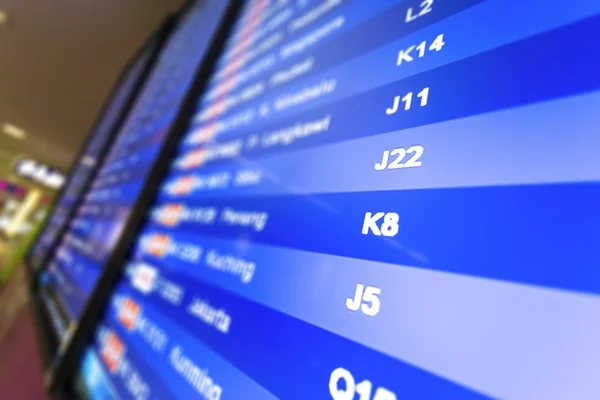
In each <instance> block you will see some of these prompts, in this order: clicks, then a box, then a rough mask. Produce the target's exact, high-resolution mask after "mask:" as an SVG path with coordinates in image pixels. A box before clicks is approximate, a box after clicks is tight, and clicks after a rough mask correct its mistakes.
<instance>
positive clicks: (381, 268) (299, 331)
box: [96, 0, 600, 400]
mask: <svg viewBox="0 0 600 400" xmlns="http://www.w3.org/2000/svg"><path fill="white" fill-rule="evenodd" d="M598 38H600V3H599V2H595V1H572V2H564V1H547V0H546V1H541V0H519V1H516V0H515V1H513V0H486V1H482V0H451V1H450V0H448V1H445V0H427V1H423V0H418V1H399V0H378V1H342V0H338V1H336V0H331V1H310V0H305V1H291V0H290V1H284V0H280V1H268V0H255V1H251V2H249V3H248V4H247V5H246V7H245V9H244V11H243V13H242V16H241V18H240V19H239V21H238V23H237V24H236V27H235V30H234V33H233V34H232V36H231V38H230V40H229V42H228V46H227V50H226V51H225V52H224V54H223V55H222V57H221V59H220V61H219V67H218V69H217V70H216V72H215V74H214V76H213V77H212V80H211V85H210V87H209V89H208V90H207V91H206V92H205V93H204V95H203V96H202V98H201V99H199V100H198V108H197V113H196V115H195V116H194V118H193V120H192V121H191V125H190V129H189V131H188V132H187V134H186V135H185V137H184V138H183V140H182V143H181V146H180V149H179V154H178V155H177V157H176V158H175V159H174V160H173V162H172V164H171V172H170V173H169V175H168V177H167V178H166V180H165V181H164V182H163V183H162V185H161V193H160V196H159V198H158V201H157V202H156V204H155V205H154V207H153V208H152V211H151V215H150V221H149V223H148V224H147V225H146V226H145V227H144V228H143V230H142V232H141V234H140V236H139V238H138V239H137V244H136V247H135V249H134V251H133V255H132V257H131V259H130V261H129V262H128V265H127V274H126V276H125V277H124V278H123V279H122V280H121V282H120V283H119V285H118V287H117V289H116V290H115V292H114V294H113V296H112V299H111V306H110V307H109V310H108V312H107V314H106V315H105V317H104V319H103V322H102V328H101V329H99V330H98V332H97V342H96V345H97V347H96V349H97V351H98V354H104V355H105V356H104V358H103V360H104V361H103V362H102V365H103V368H104V370H105V371H106V374H107V376H108V377H109V379H108V381H109V382H110V384H111V385H113V387H114V388H115V390H117V391H118V392H119V393H120V394H121V396H123V397H127V396H130V395H131V392H129V391H128V390H129V389H128V388H129V387H130V386H129V385H130V383H131V382H132V379H134V378H132V377H134V376H135V379H139V381H141V382H143V383H144V388H145V390H146V391H147V393H150V394H153V395H156V396H158V397H163V396H164V397H165V398H170V397H174V398H180V399H193V398H198V399H203V398H204V399H219V398H223V399H274V398H282V399H334V400H352V399H361V400H366V399H369V400H392V399H393V400H395V399H439V398H444V399H458V398H460V399H463V398H481V397H488V396H489V397H492V398H536V399H555V398H566V399H575V398H598V397H599V396H600V380H598V373H599V371H600V346H598V343H599V339H598V338H599V337H600V318H599V317H600V298H599V297H598V294H599V293H600V279H599V278H600V276H599V275H600V272H599V271H600V269H599V267H600V255H599V254H600V253H599V252H598V243H599V240H600V214H599V213H598V204H599V202H600V168H599V167H600V158H599V157H598V154H600V136H599V135H598V126H600V113H599V112H598V111H599V110H600V91H599V89H600V74H599V73H598V71H599V70H600V58H599V57H598V52H597V51H596V50H594V47H593V45H591V43H595V42H596V41H597V39H598ZM132 366H133V367H132ZM132 370H135V371H136V372H135V375H133V374H129V373H126V372H123V371H132Z"/></svg>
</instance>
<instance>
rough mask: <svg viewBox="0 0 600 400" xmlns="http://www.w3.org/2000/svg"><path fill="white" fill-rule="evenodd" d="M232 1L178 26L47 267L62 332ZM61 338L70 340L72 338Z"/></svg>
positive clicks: (110, 246) (123, 222) (194, 11)
mask: <svg viewBox="0 0 600 400" xmlns="http://www.w3.org/2000/svg"><path fill="white" fill-rule="evenodd" d="M227 4H228V2H223V1H219V2H216V1H209V2H199V3H197V4H196V5H195V6H193V7H191V8H190V9H191V11H189V12H188V14H187V15H186V16H185V17H184V18H183V20H180V21H179V22H178V26H177V27H176V28H175V29H174V31H173V33H172V35H171V36H170V38H169V39H168V41H167V42H166V43H165V45H164V47H163V49H162V50H161V53H160V55H159V56H158V59H157V62H156V65H155V67H154V69H153V71H152V72H151V73H150V75H149V77H148V81H147V82H146V83H145V84H144V87H143V88H142V90H141V92H140V95H139V97H138V99H137V100H136V102H135V104H134V106H133V109H132V111H131V112H130V114H129V115H128V116H127V118H126V121H125V123H124V125H123V127H122V128H121V129H120V131H119V132H118V134H117V137H116V139H115V141H114V143H113V144H112V147H111V149H110V151H109V154H108V155H107V157H106V158H105V159H104V161H103V163H102V165H101V166H100V169H99V172H98V174H97V175H96V176H95V178H94V181H93V182H92V184H91V188H90V190H89V191H88V192H87V193H86V194H85V198H84V201H83V202H82V204H81V206H80V207H79V208H78V209H77V211H76V213H75V217H74V219H73V221H72V222H71V223H70V225H69V229H68V230H66V231H65V234H64V235H63V237H62V238H61V241H60V243H59V245H58V247H57V250H56V252H55V254H54V255H53V257H52V258H51V260H50V262H49V263H48V267H47V274H46V275H45V276H44V277H43V279H44V280H45V284H44V286H43V288H44V289H45V290H46V291H47V293H45V300H47V308H48V310H49V311H50V310H51V309H57V310H59V311H62V315H63V321H62V323H61V322H59V323H56V324H55V325H56V327H57V331H59V332H60V331H61V330H62V328H64V327H65V326H66V327H67V330H68V329H69V326H70V325H73V326H74V325H75V324H76V323H77V321H78V320H79V319H80V317H81V316H82V314H83V312H84V310H85V309H86V306H87V302H88V300H89V299H90V297H91V295H92V294H93V292H94V290H95V287H96V284H97V283H98V281H99V279H100V277H101V275H102V274H103V272H104V268H105V266H106V264H107V262H109V259H110V257H111V255H112V253H113V251H114V249H115V248H116V246H117V244H118V242H119V240H120V239H121V237H122V233H123V230H124V228H125V227H126V226H127V223H128V219H129V217H130V215H131V214H132V211H133V210H134V207H135V205H136V202H137V201H138V197H139V195H140V193H141V191H142V189H143V188H144V187H145V185H146V181H147V178H148V174H149V172H150V171H151V169H152V167H153V166H154V164H155V162H156V160H157V157H158V156H159V154H160V152H161V150H162V147H163V145H164V144H165V141H166V140H167V136H168V135H169V133H170V132H171V128H172V125H173V123H174V122H175V121H176V120H177V117H178V115H179V113H180V109H181V107H182V105H183V103H184V100H185V98H186V96H187V92H188V91H189V89H190V87H191V85H192V83H193V82H194V79H195V77H196V73H197V70H198V69H199V66H200V65H201V63H202V61H203V59H204V55H205V53H206V51H207V50H208V48H209V45H210V44H211V42H212V39H213V35H214V33H215V30H216V29H217V27H218V26H219V21H220V20H221V18H222V16H223V14H224V12H225V10H226V9H227ZM52 299H54V300H55V301H54V302H52V301H51V300H52ZM48 300H50V301H48ZM51 303H54V304H51ZM54 314H56V313H54ZM61 336H62V337H63V338H64V340H65V341H68V340H69V335H68V334H67V335H61Z"/></svg>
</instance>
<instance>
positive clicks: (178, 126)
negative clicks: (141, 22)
mask: <svg viewBox="0 0 600 400" xmlns="http://www.w3.org/2000/svg"><path fill="white" fill-rule="evenodd" d="M202 1H203V0H198V1H196V0H188V1H187V2H186V4H185V5H184V6H183V7H182V9H181V11H180V12H179V16H178V19H179V20H181V19H182V18H183V17H185V16H186V15H187V12H188V11H189V10H190V9H191V8H192V7H193V6H194V5H196V4H197V3H202ZM228 2H229V4H228V5H227V9H226V10H225V12H224V14H223V17H222V19H221V21H220V22H219V25H218V27H217V29H216V31H215V33H214V35H213V37H212V38H211V40H210V43H209V46H208V49H207V51H206V53H205V55H204V57H203V59H202V61H201V63H200V65H199V66H198V67H197V69H196V70H195V73H194V77H193V81H192V84H191V85H190V88H189V90H188V91H187V92H186V94H185V95H184V97H183V101H182V103H181V106H180V108H179V111H178V113H177V116H176V118H175V119H174V122H173V124H172V125H171V127H170V128H169V130H168V133H167V135H166V140H165V142H164V144H163V146H162V148H161V150H160V153H159V155H158V157H157V159H156V160H155V162H154V163H153V165H152V167H151V169H150V171H149V173H148V176H147V178H146V181H145V183H144V185H143V188H142V190H141V192H140V194H139V196H138V197H137V199H136V201H135V203H134V205H133V206H132V212H131V213H130V214H129V216H128V217H127V219H126V222H125V225H124V228H123V231H122V233H121V235H120V237H119V240H118V242H117V245H116V246H115V248H114V249H113V251H112V253H111V254H110V256H109V258H108V261H107V262H106V263H105V265H104V268H103V272H102V274H101V275H100V278H99V280H98V282H97V284H96V287H95V289H94V292H93V293H92V295H91V296H90V298H89V299H88V301H87V303H86V305H85V307H84V312H83V313H82V316H81V318H80V319H79V321H78V322H77V327H76V329H75V331H74V333H73V335H72V336H71V338H70V341H69V343H68V345H67V347H66V349H65V351H64V355H63V357H62V358H61V360H60V362H59V363H58V364H57V365H56V367H55V368H54V369H53V370H52V371H50V372H49V373H48V376H47V377H46V379H47V384H48V388H49V390H50V391H51V393H52V394H53V396H54V397H55V398H71V399H72V398H73V396H74V393H73V391H72V390H71V389H72V387H73V381H72V379H73V378H75V376H76V372H77V370H78V368H79V363H80V360H81V357H82V354H83V351H84V350H85V346H86V344H88V342H89V340H90V338H91V337H92V334H93V333H94V331H95V329H96V327H97V323H98V321H99V320H100V319H101V318H102V316H103V312H104V310H105V308H106V306H107V304H108V300H109V297H110V294H111V293H112V291H113V289H114V286H115V284H116V281H117V279H118V277H119V276H120V275H121V273H122V270H123V263H124V262H125V260H126V259H127V257H128V255H129V254H130V251H131V248H132V245H133V243H134V239H135V238H136V237H137V233H138V232H139V231H140V229H141V227H142V224H143V222H145V220H146V217H147V213H148V210H149V209H150V206H151V205H152V204H153V202H154V201H155V198H156V196H157V195H158V183H160V182H162V181H163V180H164V178H165V177H166V175H167V173H168V172H169V169H170V165H171V164H170V161H171V160H172V159H173V157H174V156H175V155H176V152H177V148H178V145H179V143H180V140H181V139H182V137H183V136H184V134H185V132H186V130H187V128H188V126H189V123H190V118H191V116H192V115H193V114H194V112H195V109H196V105H197V101H198V99H199V98H200V96H201V95H202V93H204V91H205V89H206V86H207V84H208V81H209V78H210V77H211V74H212V72H213V70H214V68H215V67H216V64H217V60H218V57H219V55H220V54H221V53H222V50H223V49H224V48H225V45H226V43H225V42H226V39H227V37H228V35H229V33H230V31H231V29H232V28H233V24H234V22H235V21H236V20H237V16H238V14H239V11H240V9H241V6H242V4H243V1H242V0H228Z"/></svg>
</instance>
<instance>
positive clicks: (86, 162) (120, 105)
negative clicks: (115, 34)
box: [28, 37, 159, 271]
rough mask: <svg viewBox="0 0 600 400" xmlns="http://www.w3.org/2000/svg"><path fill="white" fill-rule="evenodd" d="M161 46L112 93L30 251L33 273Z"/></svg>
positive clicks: (144, 57)
mask: <svg viewBox="0 0 600 400" xmlns="http://www.w3.org/2000/svg"><path fill="white" fill-rule="evenodd" d="M158 45H159V38H158V37H156V38H154V39H153V40H152V41H151V43H149V44H148V46H146V48H145V49H144V50H143V51H142V52H141V53H140V54H139V55H138V56H137V57H136V59H135V60H134V62H133V63H132V64H131V65H130V66H129V67H128V69H127V70H126V71H125V73H124V75H123V76H122V78H121V79H120V81H119V82H118V84H117V87H116V88H115V89H114V90H113V93H112V94H111V97H110V99H109V100H108V102H107V103H106V105H105V108H104V110H103V111H102V115H101V117H100V119H99V120H98V122H97V124H96V125H95V127H94V130H93V131H92V133H91V136H90V139H89V140H88V142H87V143H86V145H85V147H84V149H83V151H82V153H81V154H80V155H79V157H78V159H77V160H76V162H75V164H74V166H73V168H72V171H71V173H70V176H69V179H68V180H67V183H66V185H65V188H64V189H63V190H62V191H61V192H60V194H59V197H58V198H57V200H56V203H55V205H54V207H53V209H52V211H51V214H50V215H49V216H48V219H47V222H46V224H45V225H44V228H43V229H42V231H41V232H40V234H39V237H38V238H37V240H36V242H35V244H34V245H33V246H32V248H31V251H30V253H29V256H28V264H29V266H30V267H31V268H32V269H33V270H34V271H37V270H39V269H40V268H41V267H42V266H43V264H44V261H45V260H46V259H47V257H48V255H49V253H50V252H51V250H52V248H53V247H54V245H55V244H56V242H57V239H58V237H59V235H60V233H61V232H62V231H63V229H64V228H65V227H66V225H67V222H68V221H69V218H70V216H71V215H72V210H73V207H75V206H76V205H77V204H78V202H79V201H80V200H81V197H82V196H83V192H84V190H85V188H86V187H87V186H88V185H89V183H90V180H91V179H92V176H93V173H94V172H95V171H96V169H97V167H98V163H99V161H100V160H101V159H102V156H103V154H104V152H105V151H106V147H107V146H108V145H109V144H110V140H111V138H112V136H113V134H114V133H115V131H116V129H117V128H118V124H119V123H120V122H121V120H122V118H123V114H124V113H125V112H126V107H127V105H128V104H129V103H130V102H131V100H132V97H133V96H134V94H135V91H136V90H135V89H136V86H138V85H139V84H140V79H142V77H143V75H144V70H145V69H146V68H147V67H148V64H149V62H150V60H151V58H152V55H153V52H154V51H155V49H156V47H157V46H158Z"/></svg>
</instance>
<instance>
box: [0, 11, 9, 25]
mask: <svg viewBox="0 0 600 400" xmlns="http://www.w3.org/2000/svg"><path fill="white" fill-rule="evenodd" d="M7 23H8V13H7V12H6V11H4V10H0V25H5V24H7Z"/></svg>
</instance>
